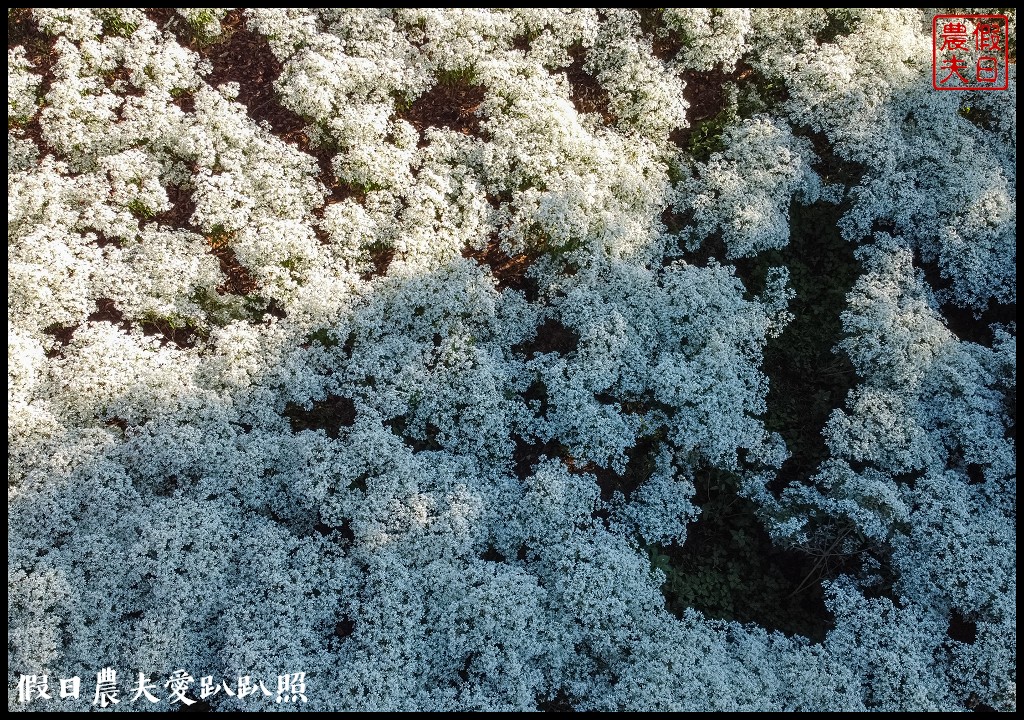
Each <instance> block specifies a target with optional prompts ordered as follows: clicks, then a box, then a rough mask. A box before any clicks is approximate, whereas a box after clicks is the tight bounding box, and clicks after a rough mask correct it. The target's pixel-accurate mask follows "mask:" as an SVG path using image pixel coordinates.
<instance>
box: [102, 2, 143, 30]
mask: <svg viewBox="0 0 1024 720" xmlns="http://www.w3.org/2000/svg"><path fill="white" fill-rule="evenodd" d="M102 17H103V34H104V35H117V36H120V37H131V36H132V35H134V34H135V31H136V30H138V29H139V25H138V23H133V22H130V21H128V20H125V19H124V17H122V15H121V11H120V9H118V8H111V9H109V10H106V11H104V12H103V13H102Z"/></svg>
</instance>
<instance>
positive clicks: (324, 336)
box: [305, 328, 340, 348]
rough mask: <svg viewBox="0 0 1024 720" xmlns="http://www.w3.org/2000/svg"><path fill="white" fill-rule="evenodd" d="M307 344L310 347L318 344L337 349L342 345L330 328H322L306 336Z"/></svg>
mask: <svg viewBox="0 0 1024 720" xmlns="http://www.w3.org/2000/svg"><path fill="white" fill-rule="evenodd" d="M305 343H306V344H308V345H312V344H313V343H317V344H319V345H321V346H323V347H325V348H333V347H337V346H338V345H339V344H340V343H339V342H338V338H336V337H335V336H334V333H333V332H332V331H331V330H330V328H320V329H319V330H317V331H316V332H313V333H310V334H309V335H307V336H306V340H305Z"/></svg>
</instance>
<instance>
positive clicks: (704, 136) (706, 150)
mask: <svg viewBox="0 0 1024 720" xmlns="http://www.w3.org/2000/svg"><path fill="white" fill-rule="evenodd" d="M733 97H735V95H733ZM737 117H738V116H737V104H736V102H735V100H734V101H733V102H729V103H727V104H726V106H725V107H724V108H722V110H721V111H720V112H719V113H718V114H717V115H715V116H714V117H713V118H710V119H708V120H705V121H704V122H702V123H701V124H700V125H698V126H697V127H696V128H695V129H694V131H693V132H692V133H691V134H690V140H689V143H688V144H687V150H689V152H690V155H692V156H693V158H694V159H695V160H699V161H700V162H707V161H708V159H709V158H710V157H711V156H712V155H713V154H714V153H716V152H721V151H722V150H725V138H724V135H725V129H726V128H727V127H728V126H729V125H730V124H732V123H734V122H735V121H736V118H737Z"/></svg>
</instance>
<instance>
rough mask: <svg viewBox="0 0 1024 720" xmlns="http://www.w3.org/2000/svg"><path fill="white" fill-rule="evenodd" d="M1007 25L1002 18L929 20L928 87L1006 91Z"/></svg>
mask: <svg viewBox="0 0 1024 720" xmlns="http://www.w3.org/2000/svg"><path fill="white" fill-rule="evenodd" d="M1008 27H1009V23H1008V21H1007V18H1006V16H1005V15H936V16H935V17H933V18H932V87H934V88H935V89H936V90H1006V89H1007V88H1008V87H1010V70H1009V61H1010V47H1009V45H1008V43H1007V28H1008Z"/></svg>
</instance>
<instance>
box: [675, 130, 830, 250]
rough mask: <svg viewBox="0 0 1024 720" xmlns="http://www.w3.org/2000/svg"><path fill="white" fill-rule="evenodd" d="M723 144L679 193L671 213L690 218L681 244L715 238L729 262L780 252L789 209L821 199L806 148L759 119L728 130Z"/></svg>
mask: <svg viewBox="0 0 1024 720" xmlns="http://www.w3.org/2000/svg"><path fill="white" fill-rule="evenodd" d="M725 141H726V144H727V149H726V150H724V151H723V152H720V153H715V154H714V155H712V157H711V158H710V159H709V160H708V162H706V163H697V177H696V178H692V179H690V180H688V181H687V182H685V183H684V184H683V185H682V187H681V188H679V191H678V192H679V195H678V198H677V199H676V200H675V207H676V210H677V212H687V211H688V212H689V213H690V215H692V218H693V224H692V225H691V226H690V227H688V228H686V231H685V236H684V237H683V238H681V239H682V241H683V242H684V243H685V244H686V245H687V246H688V247H689V248H690V249H695V248H696V247H698V246H699V245H700V244H701V242H703V241H704V240H705V239H707V237H708V236H710V235H711V234H712V233H715V232H721V234H722V241H723V242H724V243H725V246H726V248H727V251H728V257H729V258H739V257H747V256H751V255H756V254H757V253H759V252H763V251H765V250H772V249H776V250H777V249H780V248H783V247H785V246H786V245H788V244H789V205H790V203H791V202H792V201H793V200H794V199H796V200H799V201H800V202H803V203H805V204H809V203H812V202H814V201H816V200H817V199H818V197H819V195H820V194H821V181H820V179H819V178H818V176H817V174H816V173H815V172H814V171H813V170H812V169H811V164H812V163H813V161H814V154H813V153H812V152H811V149H810V143H809V142H808V141H807V140H805V139H803V138H797V137H794V136H793V134H792V132H791V131H790V129H789V126H788V125H786V124H785V123H779V122H777V121H773V120H772V119H771V118H767V117H763V116H758V117H755V118H752V119H750V120H746V121H744V122H742V123H741V124H738V125H735V126H733V127H731V128H729V129H728V130H727V131H726V133H725Z"/></svg>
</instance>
